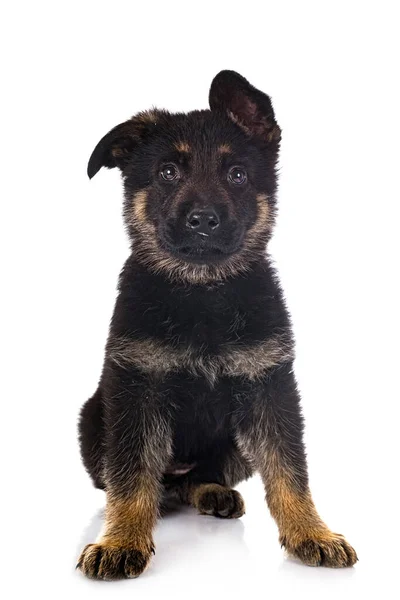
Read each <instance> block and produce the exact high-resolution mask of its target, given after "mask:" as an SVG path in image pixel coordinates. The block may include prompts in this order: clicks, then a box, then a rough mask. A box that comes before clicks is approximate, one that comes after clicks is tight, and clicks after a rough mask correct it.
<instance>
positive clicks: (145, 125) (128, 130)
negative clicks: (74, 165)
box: [87, 111, 157, 179]
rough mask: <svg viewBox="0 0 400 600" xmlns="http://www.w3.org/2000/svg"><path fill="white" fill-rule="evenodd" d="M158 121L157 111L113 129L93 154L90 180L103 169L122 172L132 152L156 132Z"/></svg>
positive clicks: (88, 171) (137, 117)
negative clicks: (149, 135)
mask: <svg viewBox="0 0 400 600" xmlns="http://www.w3.org/2000/svg"><path fill="white" fill-rule="evenodd" d="M156 121H157V114H156V111H148V112H142V113H139V114H138V115H136V116H135V117H132V119H130V120H129V121H125V123H120V124H119V125H117V126H116V127H114V128H113V129H111V131H109V132H108V133H107V134H106V135H105V136H104V137H103V138H102V139H101V140H100V142H99V143H98V144H97V146H96V148H95V149H94V150H93V152H92V155H91V157H90V159H89V163H88V167H87V174H88V175H89V178H90V179H91V178H92V177H94V175H96V173H97V172H98V171H99V170H100V169H101V167H107V168H108V169H113V168H114V167H119V168H120V169H121V170H122V169H123V168H124V167H125V166H126V165H127V164H128V162H129V158H130V154H131V152H132V150H133V149H134V148H135V147H136V146H137V145H138V144H139V143H140V142H141V140H142V139H143V138H144V137H145V136H146V135H148V134H149V133H150V132H151V131H153V130H154V127H155V125H156Z"/></svg>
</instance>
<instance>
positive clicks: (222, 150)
mask: <svg viewBox="0 0 400 600" xmlns="http://www.w3.org/2000/svg"><path fill="white" fill-rule="evenodd" d="M231 152H232V148H231V147H230V145H229V144H221V146H219V147H218V154H230V153H231Z"/></svg>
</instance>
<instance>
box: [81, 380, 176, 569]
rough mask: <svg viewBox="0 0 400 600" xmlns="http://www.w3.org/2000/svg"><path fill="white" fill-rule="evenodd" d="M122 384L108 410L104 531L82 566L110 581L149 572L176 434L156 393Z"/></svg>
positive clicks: (86, 552)
mask: <svg viewBox="0 0 400 600" xmlns="http://www.w3.org/2000/svg"><path fill="white" fill-rule="evenodd" d="M121 379H122V376H121V377H120V381H119V384H120V386H121V387H120V388H119V391H118V390H114V393H113V394H109V395H108V398H109V399H108V400H107V403H106V406H105V408H106V410H105V413H106V422H105V429H106V433H107V439H106V444H107V450H106V455H105V481H106V492H107V505H106V511H105V526H104V532H103V533H102V535H101V537H100V539H99V540H98V541H97V543H95V544H89V545H88V546H86V548H85V549H84V550H83V552H82V554H81V556H80V559H79V562H78V565H77V566H78V568H80V569H81V571H82V572H83V573H85V574H86V575H87V576H88V577H92V578H97V579H106V580H112V579H120V578H125V577H137V576H138V575H140V574H141V573H142V572H143V571H144V569H145V568H146V567H147V565H148V563H149V560H150V558H151V555H152V552H154V544H153V538H152V531H153V528H154V525H155V523H156V519H157V516H158V506H159V497H160V480H161V477H162V473H163V470H164V467H165V465H166V463H167V462H168V460H169V458H170V454H171V431H170V428H169V423H168V419H167V418H166V416H165V414H164V411H162V410H161V409H160V405H159V400H158V398H157V392H155V391H154V390H152V389H151V387H150V386H146V385H145V384H142V385H140V384H139V385H138V384H135V383H132V378H131V379H130V381H129V380H125V381H123V380H121ZM121 388H122V389H121Z"/></svg>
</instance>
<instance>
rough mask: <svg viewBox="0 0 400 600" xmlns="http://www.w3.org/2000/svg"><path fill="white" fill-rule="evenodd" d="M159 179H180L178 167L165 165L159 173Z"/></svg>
mask: <svg viewBox="0 0 400 600" xmlns="http://www.w3.org/2000/svg"><path fill="white" fill-rule="evenodd" d="M160 175H161V177H162V178H163V179H164V181H174V180H175V179H179V178H180V173H179V171H178V167H176V166H175V165H165V166H164V167H163V168H162V169H161V171H160Z"/></svg>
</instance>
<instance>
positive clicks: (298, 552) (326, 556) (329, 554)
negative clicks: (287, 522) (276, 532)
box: [281, 532, 358, 567]
mask: <svg viewBox="0 0 400 600" xmlns="http://www.w3.org/2000/svg"><path fill="white" fill-rule="evenodd" d="M281 543H282V545H283V546H285V547H286V550H287V551H288V553H289V554H292V555H293V556H296V557H297V558H299V559H300V560H301V561H302V562H303V563H304V564H306V565H309V566H311V567H319V566H324V567H352V566H353V565H354V564H355V563H356V562H357V560H358V558H357V554H356V552H355V550H354V549H353V548H352V547H351V546H350V544H349V543H348V542H347V541H346V540H345V538H344V537H343V536H342V535H340V534H338V533H331V532H327V533H326V534H321V535H313V536H310V537H309V538H306V539H304V540H303V541H301V542H299V543H296V544H291V543H290V542H288V541H287V540H286V539H285V538H282V539H281Z"/></svg>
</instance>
